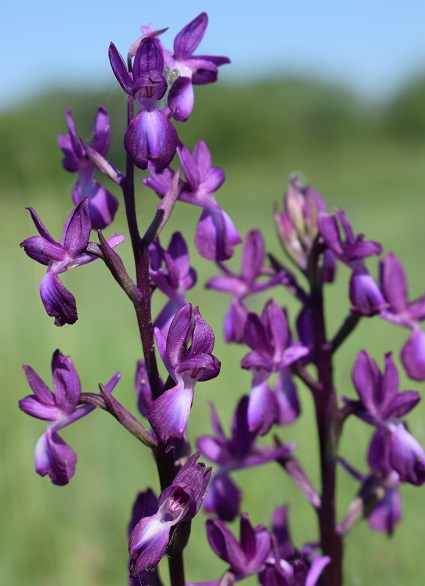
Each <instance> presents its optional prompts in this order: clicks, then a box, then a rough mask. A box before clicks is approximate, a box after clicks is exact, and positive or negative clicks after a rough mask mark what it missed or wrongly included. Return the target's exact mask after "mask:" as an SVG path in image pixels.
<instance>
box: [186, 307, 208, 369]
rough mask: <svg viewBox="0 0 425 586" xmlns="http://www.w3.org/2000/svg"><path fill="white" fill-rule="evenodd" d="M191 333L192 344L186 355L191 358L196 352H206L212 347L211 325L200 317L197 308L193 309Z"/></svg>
mask: <svg viewBox="0 0 425 586" xmlns="http://www.w3.org/2000/svg"><path fill="white" fill-rule="evenodd" d="M193 320H194V326H193V334H192V345H191V347H190V350H189V353H188V357H189V358H192V357H193V356H197V355H198V354H208V353H211V352H212V351H213V349H214V332H213V330H212V327H211V326H210V325H209V324H208V323H207V322H206V321H205V320H204V319H202V317H201V314H200V313H199V308H198V307H195V309H194V310H193Z"/></svg>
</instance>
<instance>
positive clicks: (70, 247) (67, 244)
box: [61, 198, 91, 257]
mask: <svg viewBox="0 0 425 586" xmlns="http://www.w3.org/2000/svg"><path fill="white" fill-rule="evenodd" d="M90 230H91V221H90V212H89V202H88V199H87V198H86V199H84V200H83V201H82V202H81V203H79V204H78V205H77V207H76V208H75V209H74V210H73V211H72V212H71V214H70V215H69V216H68V218H67V221H66V223H65V227H64V230H63V234H62V239H61V245H62V246H63V247H64V248H65V250H66V251H67V252H68V254H69V255H71V256H73V257H76V256H78V255H79V254H81V253H82V252H83V251H84V250H85V249H86V248H87V244H88V242H89V237H90Z"/></svg>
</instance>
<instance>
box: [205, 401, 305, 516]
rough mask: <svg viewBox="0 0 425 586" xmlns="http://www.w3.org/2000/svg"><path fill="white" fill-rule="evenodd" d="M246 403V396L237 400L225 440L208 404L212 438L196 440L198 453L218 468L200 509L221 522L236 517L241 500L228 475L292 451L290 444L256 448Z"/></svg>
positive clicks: (281, 456) (239, 493) (212, 407)
mask: <svg viewBox="0 0 425 586" xmlns="http://www.w3.org/2000/svg"><path fill="white" fill-rule="evenodd" d="M248 402H249V399H248V397H247V396H244V397H242V398H241V400H240V401H239V403H238V406H237V408H236V411H235V413H234V415H233V420H232V430H231V436H230V438H229V439H228V438H226V436H225V435H224V432H223V429H222V427H221V424H220V421H219V419H218V416H217V413H216V411H215V409H214V406H213V405H211V422H212V427H213V430H214V433H215V437H212V436H202V437H200V438H198V440H197V448H198V449H199V451H200V452H201V453H202V454H203V455H204V456H205V457H206V458H208V459H209V460H211V462H214V463H215V464H218V466H219V469H218V471H217V473H216V475H215V476H214V477H213V479H212V481H211V485H210V487H209V490H208V493H207V495H206V498H205V502H204V508H205V510H206V511H207V512H208V513H216V514H217V515H218V516H219V517H220V519H223V520H224V521H232V520H233V519H234V518H235V517H236V516H237V515H238V513H239V504H240V501H241V498H242V495H241V492H240V490H239V489H238V487H237V486H236V485H235V484H234V483H233V481H232V480H231V479H230V476H229V474H230V472H232V471H234V470H239V469H243V468H249V467H251V466H261V465H262V464H266V463H267V462H272V461H274V460H278V459H279V458H284V457H286V456H288V453H289V452H290V451H291V450H292V449H294V448H295V445H294V444H291V445H287V446H278V447H275V448H271V447H268V446H259V445H257V444H256V443H255V440H256V436H257V434H256V433H255V432H254V431H252V430H250V428H249V426H248Z"/></svg>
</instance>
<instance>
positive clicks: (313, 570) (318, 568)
mask: <svg viewBox="0 0 425 586" xmlns="http://www.w3.org/2000/svg"><path fill="white" fill-rule="evenodd" d="M330 563H331V558H330V557H328V556H319V555H318V554H316V553H314V554H313V560H312V562H311V566H310V569H309V571H308V574H307V579H306V581H305V586H315V585H316V584H317V580H318V579H319V578H320V575H321V574H322V572H323V569H324V568H325V567H326V566H327V565H328V564H330Z"/></svg>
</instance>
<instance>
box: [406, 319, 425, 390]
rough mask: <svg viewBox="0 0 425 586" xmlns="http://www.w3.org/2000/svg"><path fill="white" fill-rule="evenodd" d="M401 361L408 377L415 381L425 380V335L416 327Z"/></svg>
mask: <svg viewBox="0 0 425 586" xmlns="http://www.w3.org/2000/svg"><path fill="white" fill-rule="evenodd" d="M401 361H402V363H403V366H404V368H405V369H406V372H407V374H408V376H409V377H410V378H412V379H414V380H418V381H423V380H425V333H424V332H423V331H422V330H421V329H420V328H419V326H415V327H414V328H413V330H412V334H411V336H410V337H409V339H408V340H407V342H406V344H405V345H404V346H403V349H402V351H401Z"/></svg>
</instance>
